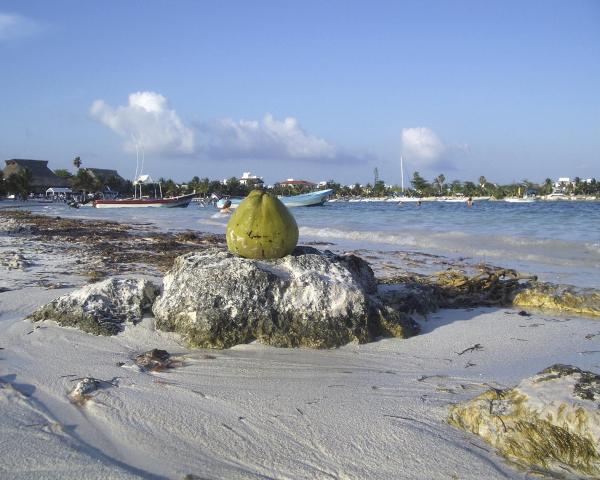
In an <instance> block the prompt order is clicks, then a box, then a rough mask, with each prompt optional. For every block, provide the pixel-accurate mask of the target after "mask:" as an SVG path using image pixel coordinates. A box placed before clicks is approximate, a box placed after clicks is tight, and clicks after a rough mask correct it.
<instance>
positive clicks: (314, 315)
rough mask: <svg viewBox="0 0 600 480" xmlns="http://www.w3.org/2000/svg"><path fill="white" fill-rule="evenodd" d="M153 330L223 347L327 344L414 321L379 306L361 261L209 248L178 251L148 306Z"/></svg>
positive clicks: (408, 327)
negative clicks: (257, 256) (263, 256)
mask: <svg viewBox="0 0 600 480" xmlns="http://www.w3.org/2000/svg"><path fill="white" fill-rule="evenodd" d="M152 309H153V312H154V315H155V317H156V326H157V328H160V329H163V330H168V331H176V332H179V333H181V334H182V335H184V337H185V338H186V340H187V341H188V342H189V344H190V345H192V346H199V347H211V348H227V347H231V346H233V345H236V344H240V343H247V342H251V341H253V340H259V341H260V342H262V343H266V344H269V345H275V346H285V347H297V346H306V347H313V348H330V347H336V346H340V345H344V344H346V343H348V342H351V341H353V340H356V341H358V342H368V341H370V340H373V339H374V338H376V337H378V336H381V335H387V336H398V337H408V336H410V335H411V334H413V333H415V332H416V325H415V324H414V322H413V321H412V320H411V319H410V318H408V317H407V316H406V315H404V314H402V313H399V312H397V311H396V310H393V309H391V308H388V307H386V306H384V305H383V304H382V303H381V301H380V300H379V298H378V297H377V285H376V282H375V277H374V275H373V271H372V270H371V268H370V267H369V266H368V264H367V263H366V262H365V261H364V260H362V259H360V258H358V257H356V256H353V255H348V256H336V255H334V254H332V253H331V252H320V251H319V250H317V249H315V248H311V247H298V248H296V249H295V250H294V252H293V253H292V254H291V255H287V256H286V257H283V258H280V259H274V260H250V259H244V258H241V257H237V256H235V255H233V254H231V253H229V252H224V251H221V250H217V249H210V250H206V251H203V252H195V253H190V254H187V255H183V256H181V257H178V258H177V259H176V261H175V264H174V266H173V268H172V269H171V270H170V271H169V272H168V273H167V275H166V276H165V277H164V288H163V294H162V295H161V296H160V297H159V298H158V299H157V300H156V302H155V303H154V306H153V308H152Z"/></svg>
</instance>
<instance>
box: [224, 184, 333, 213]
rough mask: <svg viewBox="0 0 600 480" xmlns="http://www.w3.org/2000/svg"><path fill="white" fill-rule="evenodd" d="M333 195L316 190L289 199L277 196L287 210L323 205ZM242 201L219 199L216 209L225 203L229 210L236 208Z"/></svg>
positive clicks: (238, 199)
mask: <svg viewBox="0 0 600 480" xmlns="http://www.w3.org/2000/svg"><path fill="white" fill-rule="evenodd" d="M332 194H333V190H332V189H330V188H329V189H327V190H318V191H316V192H310V193H303V194H300V195H291V196H289V197H285V196H279V197H278V198H279V200H281V202H282V203H283V204H284V205H285V206H286V207H288V208H292V207H313V206H316V205H323V204H324V203H325V202H326V201H327V200H328V199H329V197H330V196H331V195H332ZM242 200H244V197H229V198H226V197H224V198H221V199H219V200H218V201H217V208H224V207H225V203H226V202H228V201H229V202H231V205H230V206H229V208H236V207H237V206H238V205H239V204H240V203H241V202H242Z"/></svg>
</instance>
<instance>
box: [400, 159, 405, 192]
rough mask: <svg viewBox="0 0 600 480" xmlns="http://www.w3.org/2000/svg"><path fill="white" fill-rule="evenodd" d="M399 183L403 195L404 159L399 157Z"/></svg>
mask: <svg viewBox="0 0 600 480" xmlns="http://www.w3.org/2000/svg"><path fill="white" fill-rule="evenodd" d="M400 183H401V185H402V193H404V158H403V157H402V155H400Z"/></svg>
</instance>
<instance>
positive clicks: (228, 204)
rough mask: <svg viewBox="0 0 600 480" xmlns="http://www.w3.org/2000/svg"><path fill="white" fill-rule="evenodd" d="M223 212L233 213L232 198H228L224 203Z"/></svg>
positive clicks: (225, 213)
mask: <svg viewBox="0 0 600 480" xmlns="http://www.w3.org/2000/svg"><path fill="white" fill-rule="evenodd" d="M221 213H222V214H224V215H227V214H228V213H231V200H227V201H226V202H225V204H224V205H223V208H222V209H221Z"/></svg>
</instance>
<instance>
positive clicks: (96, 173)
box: [84, 168, 125, 185]
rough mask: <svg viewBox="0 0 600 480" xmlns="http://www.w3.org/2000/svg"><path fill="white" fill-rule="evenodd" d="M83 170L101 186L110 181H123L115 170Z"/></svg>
mask: <svg viewBox="0 0 600 480" xmlns="http://www.w3.org/2000/svg"><path fill="white" fill-rule="evenodd" d="M84 170H85V171H86V172H88V173H89V174H90V176H91V177H92V178H93V179H94V180H98V181H99V182H100V183H102V184H103V185H105V184H106V183H108V182H109V180H111V179H113V181H117V182H119V183H121V182H124V181H125V179H124V178H123V177H121V175H119V172H117V171H116V170H109V169H107V168H85V169H84Z"/></svg>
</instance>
